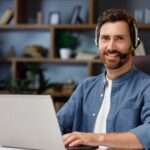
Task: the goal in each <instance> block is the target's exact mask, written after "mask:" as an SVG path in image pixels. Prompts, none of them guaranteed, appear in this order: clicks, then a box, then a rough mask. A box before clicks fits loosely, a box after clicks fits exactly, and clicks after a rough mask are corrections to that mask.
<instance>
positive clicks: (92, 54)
mask: <svg viewBox="0 0 150 150" xmlns="http://www.w3.org/2000/svg"><path fill="white" fill-rule="evenodd" d="M97 57H98V54H97V53H95V52H88V51H86V52H82V51H81V52H79V53H78V54H77V56H76V57H75V59H82V60H88V59H95V58H97Z"/></svg>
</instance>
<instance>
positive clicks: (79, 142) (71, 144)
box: [69, 139, 83, 147]
mask: <svg viewBox="0 0 150 150" xmlns="http://www.w3.org/2000/svg"><path fill="white" fill-rule="evenodd" d="M81 144H83V143H82V142H81V139H76V140H74V141H72V142H71V143H70V144H69V146H70V147H74V146H80V145H81Z"/></svg>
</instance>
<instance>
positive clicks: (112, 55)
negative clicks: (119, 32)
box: [108, 54, 118, 57]
mask: <svg viewBox="0 0 150 150" xmlns="http://www.w3.org/2000/svg"><path fill="white" fill-rule="evenodd" d="M108 56H110V57H116V56H118V55H117V54H108Z"/></svg>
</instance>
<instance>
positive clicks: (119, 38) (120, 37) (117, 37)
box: [115, 36, 124, 41]
mask: <svg viewBox="0 0 150 150" xmlns="http://www.w3.org/2000/svg"><path fill="white" fill-rule="evenodd" d="M115 39H116V40H119V41H122V40H124V37H123V36H116V38H115Z"/></svg>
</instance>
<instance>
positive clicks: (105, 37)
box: [100, 35, 110, 41]
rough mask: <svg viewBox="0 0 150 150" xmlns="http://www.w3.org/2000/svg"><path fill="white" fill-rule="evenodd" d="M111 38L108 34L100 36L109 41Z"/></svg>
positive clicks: (101, 38)
mask: <svg viewBox="0 0 150 150" xmlns="http://www.w3.org/2000/svg"><path fill="white" fill-rule="evenodd" d="M109 39H110V38H109V36H107V35H102V36H101V37H100V40H103V41H107V40H109Z"/></svg>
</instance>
